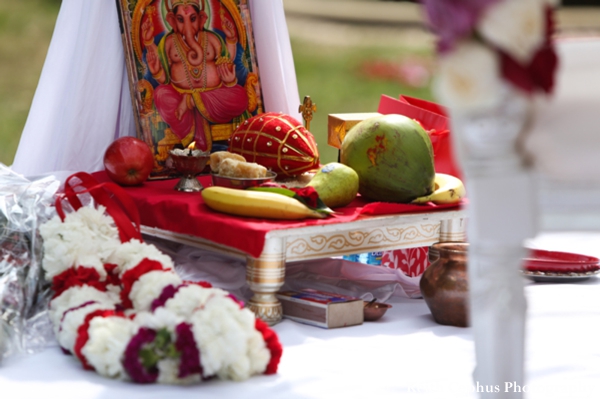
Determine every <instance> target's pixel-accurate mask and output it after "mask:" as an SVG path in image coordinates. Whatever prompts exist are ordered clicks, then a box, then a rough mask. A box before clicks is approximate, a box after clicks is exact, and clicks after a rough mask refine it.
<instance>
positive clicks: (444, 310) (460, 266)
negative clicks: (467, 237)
mask: <svg viewBox="0 0 600 399" xmlns="http://www.w3.org/2000/svg"><path fill="white" fill-rule="evenodd" d="M468 247H469V244H467V243H459V242H446V243H443V242H442V243H436V244H433V245H432V246H431V249H432V250H433V252H434V253H435V254H436V255H437V258H436V259H435V260H434V259H431V260H433V262H432V263H431V265H429V267H428V268H427V269H426V270H425V272H424V273H423V275H422V277H421V281H420V284H419V285H420V288H421V294H422V295H423V298H424V299H425V303H427V306H428V307H429V310H430V311H431V314H432V315H433V318H434V320H435V321H436V322H437V323H439V324H444V325H450V326H457V327H468V326H469V284H468V276H467V250H468Z"/></svg>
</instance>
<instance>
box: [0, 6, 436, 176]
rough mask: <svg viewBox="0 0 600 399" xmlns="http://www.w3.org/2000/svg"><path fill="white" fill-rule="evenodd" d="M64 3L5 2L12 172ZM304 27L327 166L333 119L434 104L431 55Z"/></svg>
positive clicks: (4, 141) (0, 58)
mask: <svg viewBox="0 0 600 399" xmlns="http://www.w3.org/2000/svg"><path fill="white" fill-rule="evenodd" d="M81 1H84V0H81ZM107 1H109V0H107ZM300 1H302V0H300ZM60 4H61V1H60V0H25V1H14V0H0V162H1V163H3V164H5V165H11V164H12V162H13V159H14V154H15V151H16V148H17V146H18V143H19V138H20V135H21V132H22V130H23V127H24V125H25V122H26V119H27V115H28V111H29V107H30V106H31V101H32V99H33V95H34V93H35V88H36V86H37V83H38V80H39V77H40V73H41V70H42V67H43V64H44V59H45V57H46V53H47V50H48V45H49V44H50V40H51V37H52V32H53V29H54V24H55V21H56V17H57V15H58V11H59V8H60ZM286 16H287V11H286ZM300 20H301V21H300V25H297V24H295V23H294V22H293V21H290V22H289V24H290V37H291V41H292V50H293V53H294V62H295V67H296V75H297V81H298V90H299V93H300V97H301V99H302V98H303V97H304V96H305V95H309V96H311V98H312V99H313V101H314V102H315V103H316V104H317V112H316V114H315V116H314V119H313V122H312V123H311V131H312V132H313V134H314V135H315V137H316V138H317V142H318V144H319V152H320V153H321V160H322V162H324V163H325V162H329V161H333V160H336V159H337V151H336V150H335V149H333V148H331V147H328V146H327V115H328V114H330V113H345V112H373V111H376V110H377V105H378V103H379V97H380V95H381V94H383V93H385V94H388V95H391V96H394V97H397V96H398V95H399V94H400V93H403V94H408V95H413V96H417V97H424V98H428V97H429V91H428V74H427V71H426V70H424V69H423V68H422V66H424V65H427V63H428V62H429V61H428V57H429V55H428V50H427V49H426V48H425V49H419V48H417V49H415V46H412V47H411V48H410V49H405V48H402V46H394V47H395V48H394V50H393V51H391V50H390V47H389V46H387V45H385V43H386V42H385V41H383V42H381V43H379V44H381V45H379V46H377V45H376V46H370V45H366V44H365V43H364V42H363V41H361V40H354V39H352V41H351V42H346V41H344V42H342V43H340V42H336V41H335V40H334V41H330V42H315V41H314V38H313V37H310V35H308V36H307V35H305V34H304V33H305V32H306V30H313V25H312V22H311V21H310V20H306V21H303V20H302V19H301V18H300ZM303 24H304V25H303ZM292 25H294V26H296V28H294V29H292V28H291V26H292ZM319 26H320V27H321V29H324V31H323V32H324V33H323V35H325V36H330V37H334V36H335V37H337V36H342V39H344V38H343V37H344V36H348V35H345V34H344V33H343V31H342V33H341V34H340V33H336V29H337V30H339V29H340V28H342V29H343V28H344V26H343V24H341V25H340V24H339V23H338V24H333V25H332V24H331V23H325V24H324V25H322V26H321V25H319ZM346 28H348V27H347V26H346ZM357 29H358V28H357ZM362 29H364V27H363V28H362ZM329 32H331V33H329ZM358 35H361V33H360V32H359V33H358ZM350 37H351V35H350ZM346 39H348V38H347V37H346ZM378 42H379V40H378ZM407 57H408V58H407ZM404 60H408V61H407V63H406V65H404ZM421 61H423V62H421ZM420 65H421V66H420ZM403 68H404V69H405V71H404V72H403ZM403 74H404V75H406V76H404V77H403V76H401V75H403ZM407 79H408V81H407Z"/></svg>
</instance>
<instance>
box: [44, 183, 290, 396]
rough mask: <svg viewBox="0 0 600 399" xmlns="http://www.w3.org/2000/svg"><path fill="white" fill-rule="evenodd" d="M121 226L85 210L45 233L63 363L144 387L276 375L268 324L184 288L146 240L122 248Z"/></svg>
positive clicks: (200, 290) (212, 293) (206, 292)
mask: <svg viewBox="0 0 600 399" xmlns="http://www.w3.org/2000/svg"><path fill="white" fill-rule="evenodd" d="M85 180H86V179H84V181H85ZM113 189H117V188H116V187H113ZM87 191H89V192H91V193H93V192H94V190H87ZM96 192H97V190H96ZM59 203H60V199H59V200H57V204H59ZM75 208H77V207H75ZM111 209H114V208H111ZM59 214H60V212H59ZM115 219H116V218H114V219H113V217H111V216H110V215H108V214H107V208H106V207H105V206H103V205H99V206H97V207H90V206H81V207H79V209H77V210H76V211H74V212H71V213H69V214H67V215H66V216H65V217H64V220H61V218H59V217H58V216H57V217H54V218H53V219H51V220H49V221H48V222H46V223H45V224H43V225H42V226H40V233H41V236H42V238H43V242H44V258H43V268H44V270H45V275H46V278H47V279H48V280H50V281H51V282H52V286H53V289H54V296H53V298H52V300H51V302H50V318H51V321H52V323H53V326H54V333H55V335H56V337H57V340H58V342H59V344H60V346H61V348H62V349H63V351H64V352H65V353H68V354H73V355H75V356H76V357H77V358H78V359H79V360H80V361H81V363H82V365H83V367H84V368H86V369H90V370H95V371H96V372H98V373H99V374H101V375H104V376H106V377H111V378H120V379H124V380H132V381H135V382H139V383H154V382H158V383H168V384H189V383H196V382H201V381H203V380H206V379H210V378H213V377H218V378H221V379H232V380H244V379H247V378H249V377H250V376H252V375H257V374H261V373H262V374H274V373H275V372H276V371H277V367H278V364H279V360H280V358H281V354H282V346H281V344H280V342H279V340H278V337H277V335H276V334H275V333H274V332H273V331H272V330H271V329H270V328H269V327H268V326H267V325H266V324H265V323H264V322H262V321H261V320H260V319H257V318H255V316H254V313H252V312H251V311H250V310H249V309H246V308H244V307H243V304H242V303H241V302H239V301H238V300H236V298H234V297H233V296H232V295H230V294H229V293H227V292H226V291H224V290H221V289H217V288H212V287H211V285H210V284H209V283H205V282H189V281H182V279H181V278H180V277H179V276H178V275H177V274H176V273H175V271H174V267H173V262H172V260H171V258H169V257H168V256H166V255H164V254H163V253H161V252H160V251H159V250H158V249H157V248H156V247H155V246H153V245H150V244H146V243H144V242H142V241H141V236H140V237H139V238H138V239H136V238H133V239H130V240H128V241H125V242H122V239H120V229H119V228H117V226H116V225H115Z"/></svg>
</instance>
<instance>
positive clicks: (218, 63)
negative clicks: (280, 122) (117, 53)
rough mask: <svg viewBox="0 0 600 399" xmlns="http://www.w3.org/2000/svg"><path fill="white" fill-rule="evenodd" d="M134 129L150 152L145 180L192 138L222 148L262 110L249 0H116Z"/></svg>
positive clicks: (159, 173)
mask: <svg viewBox="0 0 600 399" xmlns="http://www.w3.org/2000/svg"><path fill="white" fill-rule="evenodd" d="M117 4H118V8H119V15H120V24H121V28H122V29H121V31H122V36H123V45H124V50H125V59H126V62H127V70H128V75H129V83H130V90H131V97H132V102H133V108H134V114H135V115H136V118H137V123H136V128H137V135H138V137H139V138H140V139H142V140H144V141H145V142H146V143H147V144H148V145H149V146H150V147H151V149H152V150H153V153H154V160H155V163H154V170H153V172H152V175H151V178H165V177H170V176H172V174H173V170H172V168H171V165H170V159H169V153H170V150H171V149H173V148H187V147H188V146H189V145H190V144H191V143H193V144H194V146H195V148H196V149H199V150H202V151H211V150H213V151H214V150H225V149H227V139H228V138H229V137H230V136H231V135H232V133H233V132H234V130H235V129H236V127H237V126H238V125H239V124H240V123H242V122H243V121H244V120H246V119H248V118H250V117H251V116H253V115H256V114H259V113H262V112H263V101H262V97H261V89H260V80H259V74H258V66H257V63H256V55H255V49H254V39H253V34H252V24H251V19H250V11H249V7H248V4H247V0H117Z"/></svg>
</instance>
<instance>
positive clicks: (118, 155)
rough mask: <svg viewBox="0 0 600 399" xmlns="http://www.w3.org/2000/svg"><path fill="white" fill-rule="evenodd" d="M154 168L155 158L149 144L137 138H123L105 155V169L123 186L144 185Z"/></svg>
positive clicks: (112, 145) (109, 148) (116, 141)
mask: <svg viewBox="0 0 600 399" xmlns="http://www.w3.org/2000/svg"><path fill="white" fill-rule="evenodd" d="M153 167H154V156H153V155H152V151H151V150H150V147H148V144H146V143H145V142H143V141H142V140H140V139H137V138H135V137H129V136H127V137H121V138H118V139H116V140H115V141H113V142H112V143H111V145H109V146H108V148H107V149H106V152H105V153H104V169H105V170H106V174H107V175H108V177H110V178H111V180H113V181H114V182H115V183H117V184H120V185H121V186H135V185H138V184H142V183H143V182H145V181H146V180H147V179H148V176H150V172H152V168H153Z"/></svg>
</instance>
